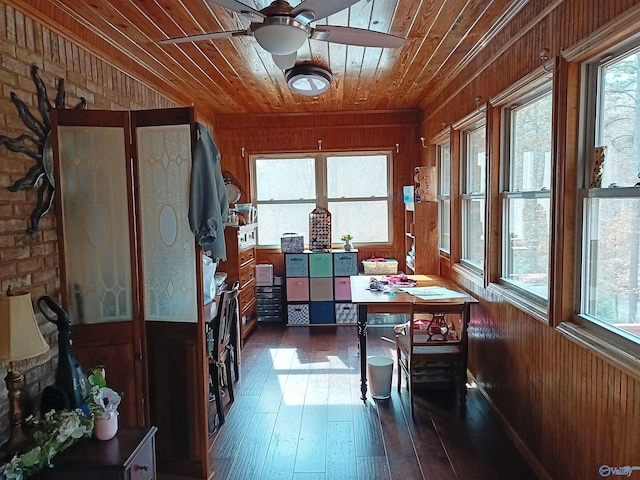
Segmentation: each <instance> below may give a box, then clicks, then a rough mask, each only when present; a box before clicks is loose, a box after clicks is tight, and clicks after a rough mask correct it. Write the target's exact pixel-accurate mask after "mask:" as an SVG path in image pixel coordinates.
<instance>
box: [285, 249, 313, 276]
mask: <svg viewBox="0 0 640 480" xmlns="http://www.w3.org/2000/svg"><path fill="white" fill-rule="evenodd" d="M308 256H309V255H307V254H306V253H285V254H284V269H285V273H286V276H287V277H308V276H309V263H308V262H307V257H308Z"/></svg>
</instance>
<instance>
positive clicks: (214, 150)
mask: <svg viewBox="0 0 640 480" xmlns="http://www.w3.org/2000/svg"><path fill="white" fill-rule="evenodd" d="M196 128H197V130H198V134H199V135H198V140H197V141H196V145H195V148H194V149H193V162H192V165H191V192H190V195H189V226H190V227H191V231H192V232H193V234H194V235H195V236H196V241H197V242H198V243H199V244H200V245H201V246H202V249H203V250H204V251H205V252H211V257H212V258H214V259H215V260H226V259H227V247H226V245H225V242H224V224H225V222H226V221H227V213H228V211H229V203H228V200H227V190H226V188H225V185H224V179H223V178H222V170H221V168H220V152H219V151H218V147H216V144H215V143H214V142H213V138H212V137H211V134H210V133H209V130H208V129H207V128H206V127H205V126H204V125H202V124H201V123H196Z"/></svg>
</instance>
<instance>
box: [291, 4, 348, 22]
mask: <svg viewBox="0 0 640 480" xmlns="http://www.w3.org/2000/svg"><path fill="white" fill-rule="evenodd" d="M358 1H359V0H304V1H303V2H302V3H300V4H299V5H297V6H296V7H295V8H294V9H293V10H291V12H290V15H291V16H292V17H294V18H295V17H297V16H298V15H300V14H303V15H301V19H302V20H303V21H305V20H306V19H308V16H306V15H304V12H313V13H314V15H313V18H312V19H311V20H309V22H315V21H318V20H321V19H323V18H325V17H328V16H329V15H333V14H334V13H337V12H339V11H340V10H344V9H345V8H349V7H350V6H351V5H353V4H354V3H358ZM309 22H307V23H309Z"/></svg>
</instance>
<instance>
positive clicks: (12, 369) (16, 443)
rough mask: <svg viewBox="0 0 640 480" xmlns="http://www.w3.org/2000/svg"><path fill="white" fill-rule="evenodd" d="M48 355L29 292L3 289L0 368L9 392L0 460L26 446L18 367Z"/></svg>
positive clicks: (45, 358) (31, 363)
mask: <svg viewBox="0 0 640 480" xmlns="http://www.w3.org/2000/svg"><path fill="white" fill-rule="evenodd" d="M50 357H51V352H50V351H49V345H48V344H47V342H46V341H45V339H44V338H43V337H42V333H41V332H40V327H38V322H37V321H36V316H35V314H34V313H33V304H32V303H31V294H30V293H24V294H16V295H14V294H13V292H12V291H11V287H9V289H8V290H7V296H3V297H0V368H2V369H4V368H7V369H8V372H7V376H6V377H5V379H4V381H5V383H6V385H7V390H8V391H9V419H10V425H11V430H10V432H9V440H8V441H7V443H5V444H4V445H2V447H0V459H2V458H3V457H5V456H9V455H13V454H15V453H17V452H20V451H21V450H23V449H24V448H25V447H26V446H27V445H28V440H27V438H26V437H25V435H24V433H23V432H22V407H21V406H20V394H21V390H22V387H23V377H22V374H21V373H20V370H24V369H29V368H33V367H35V366H38V365H41V364H43V363H44V362H46V361H47V360H49V358H50Z"/></svg>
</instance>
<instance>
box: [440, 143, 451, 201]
mask: <svg viewBox="0 0 640 480" xmlns="http://www.w3.org/2000/svg"><path fill="white" fill-rule="evenodd" d="M438 165H439V166H440V182H439V184H438V188H439V191H440V195H449V194H450V193H451V149H450V148H449V144H448V143H442V144H440V145H438Z"/></svg>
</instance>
